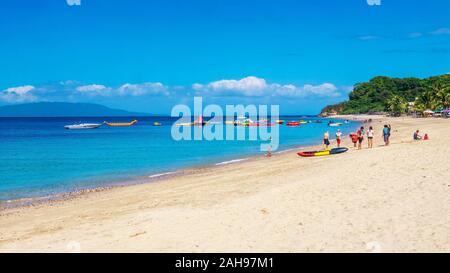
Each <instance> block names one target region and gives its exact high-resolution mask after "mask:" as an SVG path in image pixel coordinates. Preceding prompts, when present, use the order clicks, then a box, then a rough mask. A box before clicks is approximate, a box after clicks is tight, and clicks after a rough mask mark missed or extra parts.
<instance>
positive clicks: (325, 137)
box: [323, 131, 330, 149]
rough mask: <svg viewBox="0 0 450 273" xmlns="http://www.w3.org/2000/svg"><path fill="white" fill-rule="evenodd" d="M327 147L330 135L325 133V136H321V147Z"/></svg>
mask: <svg viewBox="0 0 450 273" xmlns="http://www.w3.org/2000/svg"><path fill="white" fill-rule="evenodd" d="M328 146H330V133H329V132H328V131H326V132H325V134H323V147H324V148H325V149H328Z"/></svg>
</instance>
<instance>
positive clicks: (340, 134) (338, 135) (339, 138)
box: [336, 129, 342, 148]
mask: <svg viewBox="0 0 450 273" xmlns="http://www.w3.org/2000/svg"><path fill="white" fill-rule="evenodd" d="M341 139H342V133H341V130H340V129H338V130H337V132H336V143H337V146H338V148H340V147H341Z"/></svg>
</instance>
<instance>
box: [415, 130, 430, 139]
mask: <svg viewBox="0 0 450 273" xmlns="http://www.w3.org/2000/svg"><path fill="white" fill-rule="evenodd" d="M413 139H414V140H428V139H429V137H428V134H425V135H424V136H423V137H422V136H421V135H420V131H419V130H417V131H415V132H414V135H413Z"/></svg>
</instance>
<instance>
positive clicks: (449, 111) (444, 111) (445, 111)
mask: <svg viewBox="0 0 450 273" xmlns="http://www.w3.org/2000/svg"><path fill="white" fill-rule="evenodd" d="M442 113H446V114H449V113H450V109H445V110H442Z"/></svg>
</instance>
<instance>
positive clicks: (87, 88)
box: [76, 84, 108, 92]
mask: <svg viewBox="0 0 450 273" xmlns="http://www.w3.org/2000/svg"><path fill="white" fill-rule="evenodd" d="M107 89H108V88H107V87H106V86H104V85H101V84H90V85H83V86H78V87H77V88H76V90H77V91H78V92H101V91H105V90H107Z"/></svg>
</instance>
